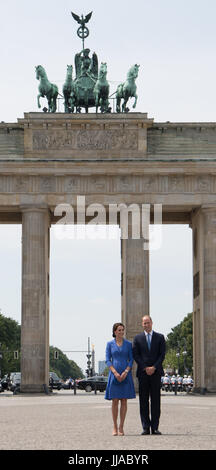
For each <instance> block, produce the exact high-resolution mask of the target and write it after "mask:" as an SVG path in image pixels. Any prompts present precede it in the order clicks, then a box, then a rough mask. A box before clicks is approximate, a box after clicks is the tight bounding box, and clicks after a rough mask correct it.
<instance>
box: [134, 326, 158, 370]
mask: <svg viewBox="0 0 216 470" xmlns="http://www.w3.org/2000/svg"><path fill="white" fill-rule="evenodd" d="M165 349H166V344H165V339H164V336H163V335H161V334H160V333H156V332H155V331H153V333H152V340H151V348H150V351H149V349H148V344H147V341H146V337H145V333H144V332H143V333H140V334H139V335H136V336H135V338H134V341H133V357H134V359H135V361H136V363H137V365H138V367H137V377H138V378H139V376H140V375H142V374H143V371H144V368H145V367H150V366H154V367H155V368H156V370H157V372H158V373H159V374H160V375H163V374H164V371H163V367H162V362H163V360H164V357H165Z"/></svg>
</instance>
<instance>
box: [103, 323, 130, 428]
mask: <svg viewBox="0 0 216 470" xmlns="http://www.w3.org/2000/svg"><path fill="white" fill-rule="evenodd" d="M124 329H125V328H124V325H123V323H115V324H114V325H113V337H114V339H113V340H112V341H109V342H108V343H107V346H106V364H107V366H108V367H109V369H110V371H109V377H108V383H107V388H106V392H105V399H106V400H112V418H113V433H112V434H113V436H117V435H119V436H124V422H125V418H126V413H127V399H128V398H136V394H135V389H134V383H133V378H132V374H131V369H132V365H133V355H132V344H131V342H130V341H128V340H126V339H124V338H123V336H124ZM119 400H120V401H121V407H120V424H119V428H118V424H117V421H118V405H119Z"/></svg>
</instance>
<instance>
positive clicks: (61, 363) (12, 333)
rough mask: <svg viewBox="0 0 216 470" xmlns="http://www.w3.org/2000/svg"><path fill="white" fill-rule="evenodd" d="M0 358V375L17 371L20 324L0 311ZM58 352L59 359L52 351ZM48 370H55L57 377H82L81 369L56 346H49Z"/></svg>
mask: <svg viewBox="0 0 216 470" xmlns="http://www.w3.org/2000/svg"><path fill="white" fill-rule="evenodd" d="M0 344H1V347H0V351H1V353H2V358H1V359H0V370H1V376H3V375H5V374H8V373H10V372H19V371H20V370H21V369H20V351H21V326H20V325H19V323H18V322H17V321H15V320H13V319H12V318H8V317H5V316H4V315H2V314H1V313H0ZM55 350H57V351H58V352H59V359H54V351H55ZM14 351H18V359H14ZM50 371H53V372H56V373H57V374H58V376H59V377H61V378H65V377H69V376H71V377H72V378H74V379H76V378H82V377H84V375H83V373H82V370H81V369H80V367H79V366H78V365H77V364H76V362H74V361H71V360H69V359H68V358H67V356H66V355H65V354H64V353H63V352H62V351H61V350H60V349H58V348H54V347H53V346H50Z"/></svg>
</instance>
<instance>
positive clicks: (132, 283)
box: [121, 225, 149, 341]
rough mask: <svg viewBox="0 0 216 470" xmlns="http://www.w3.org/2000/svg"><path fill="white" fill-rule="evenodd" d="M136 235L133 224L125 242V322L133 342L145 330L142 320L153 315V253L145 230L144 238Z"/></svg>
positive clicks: (123, 257) (122, 248)
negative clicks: (151, 306)
mask: <svg viewBox="0 0 216 470" xmlns="http://www.w3.org/2000/svg"><path fill="white" fill-rule="evenodd" d="M133 236H134V235H133V232H132V227H131V225H129V226H128V238H126V239H121V261H122V274H121V276H122V278H121V298H122V322H123V323H124V324H125V328H126V337H127V339H128V340H129V341H132V340H133V338H134V336H135V335H136V334H138V333H140V332H141V331H142V317H143V316H144V315H145V314H149V251H148V250H144V238H143V237H142V232H141V231H140V238H137V239H136V238H133Z"/></svg>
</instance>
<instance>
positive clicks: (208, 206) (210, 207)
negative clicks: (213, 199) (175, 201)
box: [200, 204, 216, 212]
mask: <svg viewBox="0 0 216 470" xmlns="http://www.w3.org/2000/svg"><path fill="white" fill-rule="evenodd" d="M200 209H201V210H202V211H203V212H208V211H216V204H202V206H201V207H200Z"/></svg>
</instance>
